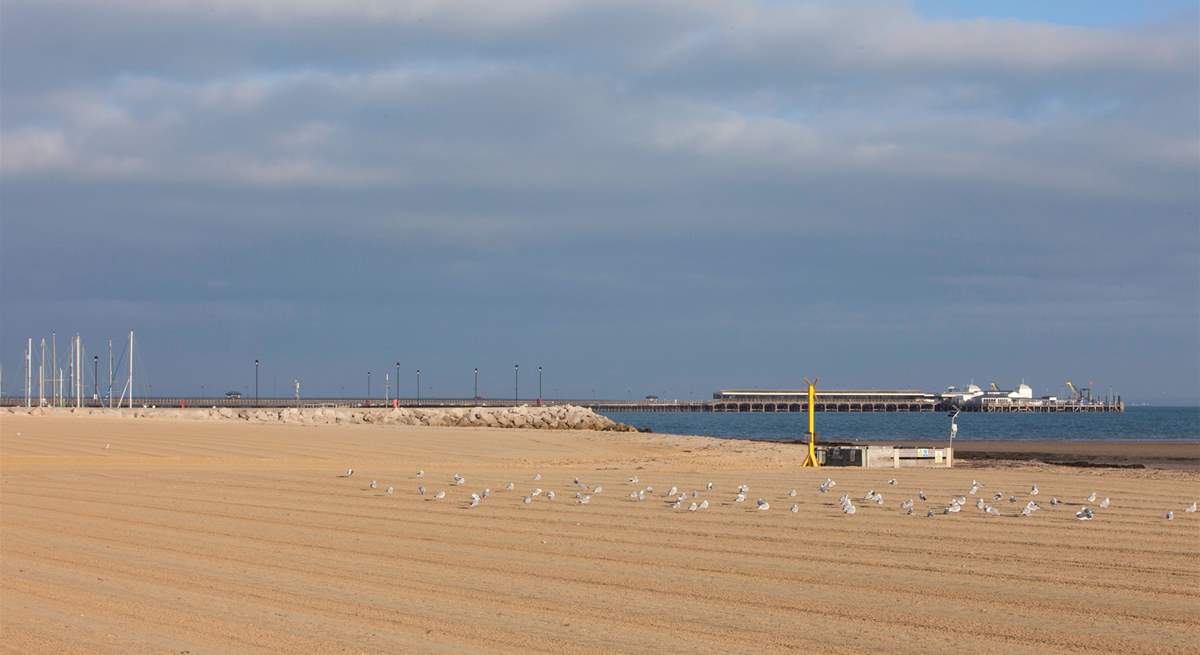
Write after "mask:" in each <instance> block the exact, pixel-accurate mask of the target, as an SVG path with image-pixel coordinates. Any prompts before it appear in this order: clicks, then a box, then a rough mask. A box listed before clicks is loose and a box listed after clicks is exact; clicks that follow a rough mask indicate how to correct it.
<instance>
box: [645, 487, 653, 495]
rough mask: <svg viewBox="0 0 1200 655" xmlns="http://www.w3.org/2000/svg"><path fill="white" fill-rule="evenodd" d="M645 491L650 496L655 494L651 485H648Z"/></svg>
mask: <svg viewBox="0 0 1200 655" xmlns="http://www.w3.org/2000/svg"><path fill="white" fill-rule="evenodd" d="M643 491H645V492H646V493H648V494H652V493H654V487H652V486H650V485H646V488H645V489H643Z"/></svg>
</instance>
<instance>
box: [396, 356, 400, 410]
mask: <svg viewBox="0 0 1200 655" xmlns="http://www.w3.org/2000/svg"><path fill="white" fill-rule="evenodd" d="M396 406H397V407H399V406H400V362H396Z"/></svg>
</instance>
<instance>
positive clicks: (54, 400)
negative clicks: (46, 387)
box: [50, 330, 58, 407]
mask: <svg viewBox="0 0 1200 655" xmlns="http://www.w3.org/2000/svg"><path fill="white" fill-rule="evenodd" d="M50 404H51V405H54V406H55V407H57V406H58V333H57V332H54V331H53V330H51V331H50Z"/></svg>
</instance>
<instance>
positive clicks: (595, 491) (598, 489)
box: [592, 485, 604, 494]
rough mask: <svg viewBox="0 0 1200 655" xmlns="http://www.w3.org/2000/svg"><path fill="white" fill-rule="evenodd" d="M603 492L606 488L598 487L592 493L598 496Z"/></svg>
mask: <svg viewBox="0 0 1200 655" xmlns="http://www.w3.org/2000/svg"><path fill="white" fill-rule="evenodd" d="M601 491H604V487H603V486H602V485H596V488H595V489H592V493H593V494H598V493H600V492H601Z"/></svg>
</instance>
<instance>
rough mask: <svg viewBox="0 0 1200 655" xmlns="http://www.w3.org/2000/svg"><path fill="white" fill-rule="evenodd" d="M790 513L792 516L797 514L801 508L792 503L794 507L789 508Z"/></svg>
mask: <svg viewBox="0 0 1200 655" xmlns="http://www.w3.org/2000/svg"><path fill="white" fill-rule="evenodd" d="M788 511H789V512H791V513H792V514H796V513H798V512H799V511H800V506H799V505H797V504H795V503H792V506H791V507H789V508H788Z"/></svg>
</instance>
